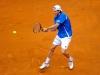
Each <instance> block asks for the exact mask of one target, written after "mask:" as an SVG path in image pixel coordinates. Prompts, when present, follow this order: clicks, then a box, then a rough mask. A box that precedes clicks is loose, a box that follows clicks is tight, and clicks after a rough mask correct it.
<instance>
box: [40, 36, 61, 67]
mask: <svg viewBox="0 0 100 75" xmlns="http://www.w3.org/2000/svg"><path fill="white" fill-rule="evenodd" d="M58 39H59V38H58V37H56V38H55V39H54V41H53V45H52V46H51V48H50V50H49V53H48V55H47V57H46V59H45V61H44V62H43V64H42V65H41V66H40V69H44V68H46V67H48V66H49V64H50V60H51V57H52V55H53V53H54V51H55V49H56V47H57V46H58V45H60V41H59V40H58Z"/></svg>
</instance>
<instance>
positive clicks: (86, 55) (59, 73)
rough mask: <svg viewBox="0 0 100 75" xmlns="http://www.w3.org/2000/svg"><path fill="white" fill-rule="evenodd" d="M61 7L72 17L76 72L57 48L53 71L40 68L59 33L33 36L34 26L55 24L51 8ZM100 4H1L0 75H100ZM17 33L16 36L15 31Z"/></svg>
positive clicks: (31, 0)
mask: <svg viewBox="0 0 100 75" xmlns="http://www.w3.org/2000/svg"><path fill="white" fill-rule="evenodd" d="M55 4H60V5H61V6H62V8H63V10H64V12H67V14H68V15H69V17H70V20H71V23H72V29H73V38H72V41H71V43H70V46H69V48H68V52H69V53H70V54H71V55H72V56H73V57H74V59H75V68H74V70H71V71H70V70H68V68H67V63H66V60H65V58H64V57H63V55H62V54H61V51H60V47H58V48H57V49H56V51H55V53H54V56H53V58H52V62H51V65H50V67H49V68H48V69H47V70H44V71H42V72H41V71H40V70H39V66H40V65H41V63H42V62H43V60H44V59H45V57H46V56H47V54H48V49H49V48H50V46H51V45H52V41H53V39H54V37H55V35H56V32H48V33H43V32H41V33H38V34H34V33H33V32H32V27H33V24H34V23H36V22H40V23H42V24H43V26H44V27H47V26H50V25H52V24H53V16H54V15H53V12H52V6H53V5H55ZM99 20H100V0H0V75H55V74H56V75H100V21H99ZM13 30H16V31H17V33H16V34H13V33H12V31H13Z"/></svg>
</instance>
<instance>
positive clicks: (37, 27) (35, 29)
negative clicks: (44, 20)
mask: <svg viewBox="0 0 100 75" xmlns="http://www.w3.org/2000/svg"><path fill="white" fill-rule="evenodd" d="M42 30H43V28H42V26H41V24H40V23H36V24H34V25H33V32H34V33H38V32H41V31H42Z"/></svg>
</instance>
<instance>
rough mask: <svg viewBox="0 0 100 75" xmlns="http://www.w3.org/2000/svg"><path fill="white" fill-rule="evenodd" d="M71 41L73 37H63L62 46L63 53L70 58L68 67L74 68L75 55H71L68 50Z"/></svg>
mask: <svg viewBox="0 0 100 75" xmlns="http://www.w3.org/2000/svg"><path fill="white" fill-rule="evenodd" d="M70 41H71V38H68V37H66V38H63V39H61V42H62V43H61V47H62V50H61V51H62V54H63V55H64V56H65V57H66V58H67V59H68V67H69V69H73V68H74V63H73V57H72V56H70V55H69V53H68V52H67V48H68V46H69V43H70Z"/></svg>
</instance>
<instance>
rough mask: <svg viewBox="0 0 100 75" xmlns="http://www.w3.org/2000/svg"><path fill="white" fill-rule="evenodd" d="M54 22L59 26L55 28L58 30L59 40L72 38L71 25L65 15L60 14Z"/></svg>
mask: <svg viewBox="0 0 100 75" xmlns="http://www.w3.org/2000/svg"><path fill="white" fill-rule="evenodd" d="M54 22H55V23H57V24H59V26H58V28H57V29H58V33H57V35H58V36H59V37H60V38H64V37H71V36H72V29H71V23H70V20H69V18H68V16H67V15H66V14H65V13H63V12H61V13H60V14H59V15H57V16H55V18H54Z"/></svg>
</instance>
